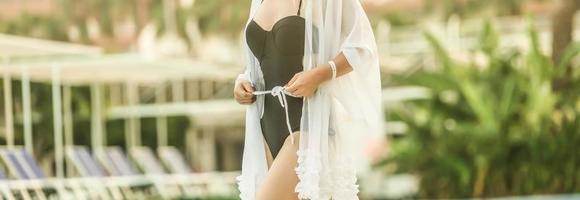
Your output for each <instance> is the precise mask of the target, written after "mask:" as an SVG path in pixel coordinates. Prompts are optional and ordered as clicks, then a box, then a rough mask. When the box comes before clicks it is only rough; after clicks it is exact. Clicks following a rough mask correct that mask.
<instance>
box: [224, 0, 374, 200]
mask: <svg viewBox="0 0 580 200" xmlns="http://www.w3.org/2000/svg"><path fill="white" fill-rule="evenodd" d="M303 1H304V2H303ZM301 10H302V11H303V12H302V13H301ZM244 39H245V45H246V51H247V55H248V56H247V58H248V65H247V67H246V71H245V73H244V74H241V75H240V76H239V77H238V79H237V80H236V83H235V88H234V98H235V99H236V100H237V101H238V102H239V103H240V104H244V105H249V106H248V108H247V112H246V137H245V146H244V156H243V164H242V175H240V176H239V177H238V181H239V189H240V192H241V194H240V197H241V198H242V199H243V200H255V199H258V200H278V199H280V200H286V199H293V200H295V199H312V200H318V199H330V198H332V199H335V200H341V199H345V200H346V199H348V200H352V199H358V198H357V193H358V186H357V185H356V168H357V167H358V166H357V165H361V164H363V162H354V161H356V159H357V158H360V155H358V154H357V153H360V150H361V149H362V146H360V145H361V144H362V143H361V141H364V140H365V139H366V138H369V137H367V136H377V135H379V134H380V132H381V127H380V126H381V124H382V114H381V113H382V112H381V106H380V99H381V97H380V91H381V90H380V89H381V88H380V77H379V65H378V58H377V50H376V45H375V41H374V37H373V33H372V29H371V26H370V24H369V22H368V19H367V17H366V15H365V13H364V10H363V9H362V6H361V4H360V2H359V1H358V0H253V1H252V8H251V11H250V18H249V20H248V23H247V26H246V30H245V37H244ZM359 161H360V160H359Z"/></svg>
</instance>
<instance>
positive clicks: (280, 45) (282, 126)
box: [246, 12, 305, 157]
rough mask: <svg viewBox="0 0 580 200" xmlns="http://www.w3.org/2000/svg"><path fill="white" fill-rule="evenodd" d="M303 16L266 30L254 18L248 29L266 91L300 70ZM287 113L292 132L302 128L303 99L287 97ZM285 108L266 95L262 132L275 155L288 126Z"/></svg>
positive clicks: (287, 19)
mask: <svg viewBox="0 0 580 200" xmlns="http://www.w3.org/2000/svg"><path fill="white" fill-rule="evenodd" d="M304 24H305V21H304V18H302V17H300V16H299V12H298V14H297V15H290V16H286V17H283V18H281V19H279V20H278V21H276V23H274V24H273V25H272V29H271V30H264V29H263V28H262V26H260V25H259V24H258V23H257V22H256V21H254V20H251V21H250V23H249V24H248V27H247V28H246V41H247V43H248V46H249V48H250V50H251V51H252V53H253V54H254V56H255V57H256V58H257V59H258V61H259V63H260V68H261V70H262V73H263V75H264V81H265V86H266V90H270V89H272V88H273V87H275V86H284V85H285V84H286V83H288V81H290V79H292V77H293V76H294V74H296V73H298V72H301V71H302V70H303V67H302V58H303V56H304ZM287 100H288V112H289V113H288V114H289V118H290V124H291V129H292V131H299V130H300V118H301V115H302V98H295V97H290V96H287ZM285 120H286V119H285V113H284V108H283V107H282V106H281V105H280V103H279V102H278V99H277V97H273V96H271V95H266V96H265V101H264V116H263V117H262V119H261V126H262V132H263V133H264V138H265V139H266V142H267V143H268V146H269V147H270V151H271V152H272V155H273V156H274V157H275V156H276V155H277V154H278V152H279V150H280V148H281V147H282V144H283V143H284V140H285V138H286V136H288V133H287V132H288V131H287V130H288V129H287V125H286V121H285Z"/></svg>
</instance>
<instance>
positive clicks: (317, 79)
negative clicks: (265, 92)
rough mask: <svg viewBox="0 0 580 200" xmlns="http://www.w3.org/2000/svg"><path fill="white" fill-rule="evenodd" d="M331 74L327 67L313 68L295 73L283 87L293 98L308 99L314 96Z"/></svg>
mask: <svg viewBox="0 0 580 200" xmlns="http://www.w3.org/2000/svg"><path fill="white" fill-rule="evenodd" d="M331 73H332V71H331V69H330V67H329V66H327V65H323V66H319V67H315V68H314V69H312V70H309V71H303V72H299V73H296V74H295V75H294V77H292V79H291V80H290V81H289V82H288V83H287V84H286V85H285V86H284V87H286V91H287V92H288V93H290V94H291V95H293V96H298V97H309V96H311V95H312V94H314V91H316V89H317V88H318V86H319V85H320V84H322V83H323V82H324V81H326V80H328V79H329V77H330V76H332V75H331Z"/></svg>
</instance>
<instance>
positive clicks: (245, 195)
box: [236, 174, 255, 200]
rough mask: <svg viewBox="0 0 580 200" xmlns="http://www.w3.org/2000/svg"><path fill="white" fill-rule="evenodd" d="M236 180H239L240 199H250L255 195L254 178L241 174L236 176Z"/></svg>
mask: <svg viewBox="0 0 580 200" xmlns="http://www.w3.org/2000/svg"><path fill="white" fill-rule="evenodd" d="M236 181H237V182H238V190H239V191H240V199H244V200H247V199H248V200H249V199H252V198H253V197H252V196H253V195H254V194H253V193H254V192H252V191H253V190H255V188H253V187H254V186H255V184H254V181H253V180H252V179H248V178H247V177H246V176H244V175H243V174H242V175H239V176H237V177H236Z"/></svg>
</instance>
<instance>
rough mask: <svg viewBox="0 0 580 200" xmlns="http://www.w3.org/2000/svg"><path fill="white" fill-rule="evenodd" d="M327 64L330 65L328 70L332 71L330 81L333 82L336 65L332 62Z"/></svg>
mask: <svg viewBox="0 0 580 200" xmlns="http://www.w3.org/2000/svg"><path fill="white" fill-rule="evenodd" d="M328 64H329V65H330V69H331V70H332V80H334V79H335V78H336V63H334V61H332V60H331V61H328Z"/></svg>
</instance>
